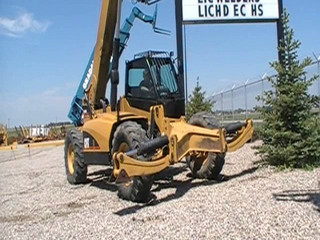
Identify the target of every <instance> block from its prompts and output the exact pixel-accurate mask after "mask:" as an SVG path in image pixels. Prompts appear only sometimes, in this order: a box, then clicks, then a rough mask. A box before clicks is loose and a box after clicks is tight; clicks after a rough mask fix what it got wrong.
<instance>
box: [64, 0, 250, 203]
mask: <svg viewBox="0 0 320 240" xmlns="http://www.w3.org/2000/svg"><path fill="white" fill-rule="evenodd" d="M138 2H142V3H150V2H149V1H147V0H139V1H138ZM121 4H122V1H121V0H119V1H118V0H103V1H102V8H101V17H100V23H99V29H98V37H97V42H96V47H95V52H94V60H93V61H92V64H91V68H90V69H88V72H87V73H86V76H87V78H88V81H86V84H87V85H88V87H84V88H85V97H84V99H83V105H82V106H81V109H82V110H83V114H82V123H81V125H80V126H78V128H77V129H74V130H71V131H68V133H67V136H66V139H65V167H66V175H67V180H68V181H69V182H70V183H71V184H78V183H85V182H86V181H87V166H88V165H108V166H111V167H112V168H113V171H112V176H110V179H113V178H114V179H115V182H116V184H117V186H118V195H119V197H120V198H123V199H126V200H130V201H135V202H143V201H146V200H147V199H148V196H149V193H150V189H151V186H152V184H153V176H154V174H157V173H159V172H161V171H162V170H164V169H166V168H167V167H169V166H170V165H172V164H175V163H177V162H180V161H182V160H183V159H186V160H187V163H188V165H189V167H190V169H191V171H192V173H193V175H194V176H195V177H199V178H211V179H214V178H216V177H217V176H218V175H219V173H220V171H221V170H222V167H223V165H224V161H225V160H224V158H225V154H226V152H227V151H228V148H229V150H232V151H234V150H236V149H238V148H240V147H241V146H242V145H243V144H244V143H246V142H247V141H248V140H250V137H251V136H250V134H251V135H252V131H253V126H252V121H251V120H247V121H246V122H244V123H236V124H232V125H229V126H227V127H225V128H224V127H219V126H217V123H216V122H215V120H214V117H213V116H212V115H210V114H207V113H205V114H197V115H196V116H194V117H193V118H191V122H190V123H191V124H188V123H187V122H186V121H185V117H184V115H185V98H184V96H185V93H184V87H183V79H181V75H180V74H179V73H177V71H176V67H175V66H174V61H173V59H172V57H173V54H172V53H166V52H159V51H146V52H143V53H139V54H136V55H135V57H134V59H133V60H131V61H127V62H126V75H125V95H124V96H123V97H121V98H120V99H118V98H117V86H118V83H119V72H118V63H119V48H120V39H119V34H120V27H119V25H120V12H121ZM109 69H111V70H109ZM109 78H110V79H111V96H110V104H109V101H108V99H106V98H105V93H106V86H107V83H108V79H109ZM228 136H232V139H230V140H227V137H228Z"/></svg>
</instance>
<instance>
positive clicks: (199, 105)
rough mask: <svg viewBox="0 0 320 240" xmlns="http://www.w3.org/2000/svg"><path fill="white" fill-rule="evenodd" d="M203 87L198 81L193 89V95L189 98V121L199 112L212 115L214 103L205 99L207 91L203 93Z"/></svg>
mask: <svg viewBox="0 0 320 240" xmlns="http://www.w3.org/2000/svg"><path fill="white" fill-rule="evenodd" d="M201 90H202V87H201V86H200V84H199V81H197V86H196V87H195V88H194V89H193V91H192V94H191V95H190V96H189V102H188V103H187V114H186V119H187V120H189V119H190V118H191V117H192V116H193V115H194V114H195V113H197V112H210V113H212V108H213V102H212V101H211V100H208V99H206V98H205V94H206V92H205V91H201Z"/></svg>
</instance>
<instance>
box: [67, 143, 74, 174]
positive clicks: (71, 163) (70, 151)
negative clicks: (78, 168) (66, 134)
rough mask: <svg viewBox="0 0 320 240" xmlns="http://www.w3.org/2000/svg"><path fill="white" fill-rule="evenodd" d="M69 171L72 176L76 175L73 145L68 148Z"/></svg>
mask: <svg viewBox="0 0 320 240" xmlns="http://www.w3.org/2000/svg"><path fill="white" fill-rule="evenodd" d="M68 169H69V172H70V174H73V173H74V152H73V147H72V144H70V145H69V148H68Z"/></svg>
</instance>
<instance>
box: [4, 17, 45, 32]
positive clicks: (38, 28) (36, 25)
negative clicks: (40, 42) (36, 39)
mask: <svg viewBox="0 0 320 240" xmlns="http://www.w3.org/2000/svg"><path fill="white" fill-rule="evenodd" d="M49 25H50V22H48V21H38V20H36V19H34V17H33V14H31V13H21V14H19V15H18V16H17V17H16V18H14V19H10V18H5V17H0V33H2V34H4V35H7V36H10V37H20V36H22V35H24V34H26V33H28V32H35V33H37V32H38V33H41V32H45V31H46V30H47V29H48V27H49Z"/></svg>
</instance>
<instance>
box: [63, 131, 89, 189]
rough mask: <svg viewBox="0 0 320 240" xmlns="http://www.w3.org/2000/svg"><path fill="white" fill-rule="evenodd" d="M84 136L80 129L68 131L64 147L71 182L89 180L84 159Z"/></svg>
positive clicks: (77, 182)
mask: <svg viewBox="0 0 320 240" xmlns="http://www.w3.org/2000/svg"><path fill="white" fill-rule="evenodd" d="M82 151H83V136H82V133H81V132H80V131H78V130H71V131H69V132H68V133H67V136H66V139H65V147H64V161H65V167H66V174H67V180H68V182H69V183H71V184H79V183H86V182H87V171H88V169H87V166H86V164H85V163H84V159H83V152H82Z"/></svg>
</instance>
